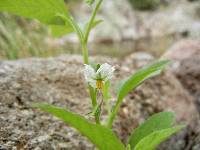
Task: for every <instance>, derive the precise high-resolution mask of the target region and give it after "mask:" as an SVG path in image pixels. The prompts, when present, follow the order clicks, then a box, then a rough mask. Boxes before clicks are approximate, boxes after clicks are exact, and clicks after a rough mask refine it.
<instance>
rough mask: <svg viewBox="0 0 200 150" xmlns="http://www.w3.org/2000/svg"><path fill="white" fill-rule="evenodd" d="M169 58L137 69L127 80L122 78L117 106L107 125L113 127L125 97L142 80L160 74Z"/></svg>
mask: <svg viewBox="0 0 200 150" xmlns="http://www.w3.org/2000/svg"><path fill="white" fill-rule="evenodd" d="M169 62H170V61H169V60H162V61H158V62H155V63H153V64H151V65H148V66H146V67H144V68H142V69H140V70H139V71H137V72H136V73H135V74H133V75H132V76H130V77H129V78H128V79H126V80H122V82H121V84H120V86H119V90H118V98H117V102H116V104H115V106H114V107H113V110H112V113H111V115H110V116H109V119H108V122H107V126H108V127H111V126H112V123H113V121H114V119H115V116H116V115H117V112H118V110H119V108H120V105H121V103H122V101H123V99H124V97H125V96H126V95H127V94H128V93H129V92H130V91H132V90H133V89H135V88H137V87H138V86H139V85H140V84H141V83H142V82H144V81H145V80H147V79H149V78H151V77H154V76H156V75H159V74H160V73H161V71H162V70H163V69H164V68H165V66H166V65H167V64H169Z"/></svg>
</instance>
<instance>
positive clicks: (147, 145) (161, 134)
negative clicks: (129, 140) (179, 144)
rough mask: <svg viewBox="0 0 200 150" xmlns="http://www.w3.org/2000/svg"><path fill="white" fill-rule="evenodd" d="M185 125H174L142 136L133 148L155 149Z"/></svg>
mask: <svg viewBox="0 0 200 150" xmlns="http://www.w3.org/2000/svg"><path fill="white" fill-rule="evenodd" d="M184 127H185V126H182V125H180V126H176V127H173V128H168V129H163V130H159V131H155V132H153V133H151V134H150V135H148V136H147V137H145V138H143V139H142V140H141V141H140V142H139V143H138V144H137V145H136V147H135V149H134V150H155V149H156V147H157V146H158V145H159V144H160V143H161V142H163V141H165V140H166V139H167V138H169V137H170V136H171V135H173V134H174V133H176V132H178V131H179V130H181V129H182V128H184Z"/></svg>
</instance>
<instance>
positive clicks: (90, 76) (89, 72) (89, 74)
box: [84, 65, 95, 82]
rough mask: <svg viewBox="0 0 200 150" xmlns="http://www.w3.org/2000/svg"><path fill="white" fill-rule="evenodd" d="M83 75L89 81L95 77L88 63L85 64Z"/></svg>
mask: <svg viewBox="0 0 200 150" xmlns="http://www.w3.org/2000/svg"><path fill="white" fill-rule="evenodd" d="M84 76H85V80H86V81H87V82H90V81H91V80H93V78H94V77H95V70H94V68H92V67H91V66H90V65H85V68H84Z"/></svg>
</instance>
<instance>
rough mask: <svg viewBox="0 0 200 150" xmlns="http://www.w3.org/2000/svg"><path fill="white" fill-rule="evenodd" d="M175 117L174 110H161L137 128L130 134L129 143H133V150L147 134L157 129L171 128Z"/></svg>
mask: <svg viewBox="0 0 200 150" xmlns="http://www.w3.org/2000/svg"><path fill="white" fill-rule="evenodd" d="M174 119H175V116H174V113H172V112H161V113H158V114H155V115H153V116H152V117H150V118H149V119H148V120H146V121H145V122H144V123H143V124H142V125H140V126H139V127H138V128H136V129H135V130H134V132H133V134H132V135H131V136H130V139H129V144H130V145H131V148H132V150H133V149H134V147H135V146H136V145H137V144H138V142H139V141H140V140H141V139H143V138H144V137H146V136H147V135H149V134H151V133H153V132H155V131H157V130H161V129H166V128H170V127H171V125H172V123H173V122H174Z"/></svg>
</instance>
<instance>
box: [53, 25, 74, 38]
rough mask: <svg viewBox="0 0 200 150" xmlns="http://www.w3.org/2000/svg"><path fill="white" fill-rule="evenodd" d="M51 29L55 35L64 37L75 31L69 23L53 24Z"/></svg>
mask: <svg viewBox="0 0 200 150" xmlns="http://www.w3.org/2000/svg"><path fill="white" fill-rule="evenodd" d="M50 29H51V34H52V35H53V36H54V37H62V36H64V35H67V34H70V33H73V32H74V29H73V27H72V26H71V25H70V24H68V25H51V26H50Z"/></svg>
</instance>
